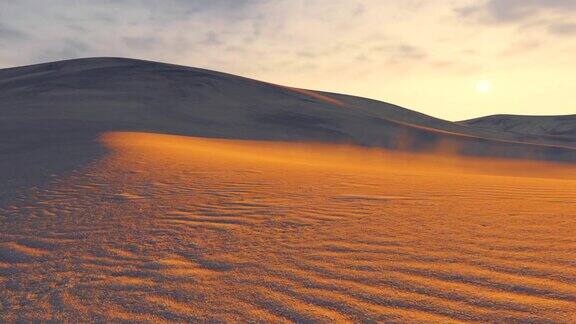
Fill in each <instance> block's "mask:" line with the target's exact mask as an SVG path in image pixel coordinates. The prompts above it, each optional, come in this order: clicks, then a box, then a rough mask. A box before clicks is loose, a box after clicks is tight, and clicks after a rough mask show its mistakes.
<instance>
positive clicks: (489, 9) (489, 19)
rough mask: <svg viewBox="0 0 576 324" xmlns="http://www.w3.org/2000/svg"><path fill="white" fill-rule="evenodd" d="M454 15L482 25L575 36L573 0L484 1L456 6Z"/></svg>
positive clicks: (575, 21) (575, 14) (575, 17)
mask: <svg viewBox="0 0 576 324" xmlns="http://www.w3.org/2000/svg"><path fill="white" fill-rule="evenodd" d="M456 13H457V14H458V15H460V16H461V17H464V18H473V19H475V20H476V21H477V22H480V23H484V24H519V25H520V26H522V27H543V29H544V30H547V31H548V32H550V33H552V34H556V35H565V36H569V35H575V34H576V33H575V32H574V26H575V25H576V1H574V0H487V1H484V2H482V3H481V4H473V5H469V6H464V7H458V8H456Z"/></svg>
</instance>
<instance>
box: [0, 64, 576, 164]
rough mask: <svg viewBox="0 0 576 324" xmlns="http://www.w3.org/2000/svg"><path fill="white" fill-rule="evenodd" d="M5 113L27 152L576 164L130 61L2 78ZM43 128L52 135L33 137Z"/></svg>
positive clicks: (434, 127) (570, 152) (437, 127)
mask: <svg viewBox="0 0 576 324" xmlns="http://www.w3.org/2000/svg"><path fill="white" fill-rule="evenodd" d="M0 113H1V116H2V118H1V119H0V129H5V128H6V127H8V128H10V131H7V132H4V134H3V135H5V136H3V139H2V142H5V141H11V142H12V143H14V142H17V143H24V144H21V145H27V144H26V143H27V142H26V141H24V142H23V141H22V139H21V137H28V138H27V139H29V140H30V141H40V142H44V138H45V137H48V138H52V137H58V136H60V134H62V133H63V132H72V131H73V130H74V129H75V128H78V127H80V128H87V129H92V130H98V131H141V132H155V133H167V134H175V135H191V136H201V137H215V138H229V139H256V140H282V141H320V142H330V143H350V144H357V145H364V146H375V147H384V148H391V149H401V150H410V151H434V152H449V153H458V154H466V155H478V156H498V157H512V158H530V159H544V160H557V161H576V149H574V148H569V147H565V146H563V144H564V143H563V142H557V141H555V140H553V139H543V138H530V137H526V136H515V135H514V134H511V133H509V132H502V131H498V130H485V129H483V128H475V127H468V126H465V125H462V124H455V123H451V122H447V121H443V120H439V119H436V118H432V117H429V116H425V115H422V114H419V113H416V112H414V111H410V110H408V109H404V108H401V107H397V106H394V105H390V104H386V103H382V102H377V101H373V100H367V99H362V98H355V97H350V96H343V95H336V94H328V93H321V92H317V91H309V90H302V89H294V88H288V87H282V86H278V85H274V84H269V83H264V82H259V81H256V80H251V79H246V78H242V77H238V76H233V75H229V74H224V73H219V72H215V71H208V70H202V69H196V68H189V67H184V66H177V65H170V64H163V63H156V62H148V61H140V60H132V59H120V58H91V59H78V60H69V61H61V62H54V63H47V64H39V65H33V66H26V67H18V68H12V69H4V70H0ZM37 124H40V125H43V128H44V130H45V131H44V132H41V133H39V134H38V136H35V137H34V136H32V134H34V133H32V132H31V130H35V129H36V128H37V126H36V125H37ZM15 127H18V128H17V129H14V128H15ZM53 128H57V130H55V131H52V129H53ZM14 134H16V135H14ZM21 134H25V135H21ZM14 137H16V138H17V140H11V138H14ZM2 142H0V153H1V152H3V151H5V149H4V148H3V147H2V146H3V144H4V145H8V146H9V148H10V149H17V148H14V147H12V146H10V143H8V144H5V143H2Z"/></svg>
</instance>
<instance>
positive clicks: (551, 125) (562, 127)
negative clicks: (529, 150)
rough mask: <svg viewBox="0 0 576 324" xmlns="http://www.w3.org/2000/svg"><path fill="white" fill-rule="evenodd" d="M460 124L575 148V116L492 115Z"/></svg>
mask: <svg viewBox="0 0 576 324" xmlns="http://www.w3.org/2000/svg"><path fill="white" fill-rule="evenodd" d="M460 124H464V125H468V126H475V127H481V128H485V129H492V130H499V131H505V132H511V133H516V134H517V136H518V135H520V134H522V135H529V136H532V137H540V138H543V139H546V140H550V141H555V142H557V143H565V144H566V145H570V146H576V115H565V116H521V115H493V116H486V117H480V118H475V119H470V120H465V121H462V122H460Z"/></svg>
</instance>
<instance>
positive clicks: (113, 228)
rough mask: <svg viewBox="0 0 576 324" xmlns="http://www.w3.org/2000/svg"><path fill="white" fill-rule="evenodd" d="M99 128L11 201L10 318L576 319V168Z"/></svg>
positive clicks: (6, 282) (7, 253)
mask: <svg viewBox="0 0 576 324" xmlns="http://www.w3.org/2000/svg"><path fill="white" fill-rule="evenodd" d="M100 142H101V143H102V145H104V146H105V147H106V148H107V149H108V150H109V153H108V154H106V155H105V157H104V158H103V159H101V160H98V161H97V162H95V163H93V164H91V165H90V166H88V167H86V168H85V169H83V170H79V171H78V172H75V173H73V174H71V175H70V176H68V177H65V178H58V179H55V180H54V181H52V182H51V183H50V184H49V185H46V186H43V187H39V188H36V189H34V190H32V191H31V192H29V193H27V195H26V196H24V197H21V199H16V200H14V201H13V202H12V203H11V204H9V205H7V206H5V207H3V208H2V209H1V214H2V215H3V217H2V218H0V219H1V220H2V224H1V231H0V234H1V236H0V237H1V238H2V243H0V288H1V289H0V300H2V303H1V304H0V305H1V306H0V307H1V308H0V310H1V312H0V314H2V315H1V318H2V319H3V320H7V321H12V320H25V321H28V320H72V321H78V320H81V321H96V320H106V321H108V320H115V321H120V320H127V319H131V320H146V321H194V320H200V321H208V320H216V321H222V320H223V321H240V320H249V319H260V320H264V321H275V322H290V321H326V322H328V321H368V320H377V321H397V322H398V321H400V322H443V323H445V322H462V321H518V322H527V321H538V320H553V321H560V322H571V321H575V320H576V317H575V316H576V289H575V287H576V285H575V283H576V267H575V264H574V260H576V254H575V252H574V251H576V249H575V248H576V240H574V239H573V235H571V234H572V233H573V232H574V230H575V229H576V222H575V221H574V220H575V218H574V216H575V215H574V212H573V211H574V209H575V208H574V207H575V205H574V199H573V197H574V193H576V168H574V167H572V166H568V165H554V164H546V163H540V162H521V161H516V162H510V161H504V160H500V161H499V160H486V161H478V160H477V159H468V158H463V159H450V158H446V159H438V158H435V157H434V156H431V157H425V156H412V155H410V154H407V155H400V154H396V153H391V152H385V151H381V150H370V149H362V148H353V147H346V146H333V145H312V146H310V145H308V144H287V143H279V142H277V143H265V142H257V141H234V140H217V139H202V138H191V137H179V136H169V135H155V134H143V133H108V134H105V135H103V136H102V137H101V138H100ZM506 170H515V171H514V172H512V171H510V172H508V171H506ZM501 172H504V173H506V174H505V175H502V174H498V173H501ZM526 197H530V199H526ZM31 198H33V199H31Z"/></svg>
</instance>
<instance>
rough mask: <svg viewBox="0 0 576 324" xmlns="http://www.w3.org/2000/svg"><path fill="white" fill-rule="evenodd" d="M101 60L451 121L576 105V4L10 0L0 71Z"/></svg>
mask: <svg viewBox="0 0 576 324" xmlns="http://www.w3.org/2000/svg"><path fill="white" fill-rule="evenodd" d="M95 56H115V57H116V56H119V57H130V58H141V59H147V60H153V61H161V62H170V63H176V64H182V65H188V66H195V67H202V68H208V69H213V70H218V71H223V72H228V73H232V74H238V75H242V76H246V77H251V78H255V79H259V80H263V81H268V82H273V83H278V84H282V85H288V86H294V87H300V88H307V89H315V90H325V91H331V92H338V93H346V94H352V95H357V96H362V97H369V98H373V99H378V100H382V101H386V102H391V103H394V104H397V105H401V106H404V107H407V108H410V109H413V110H417V111H420V112H423V113H425V114H429V115H432V116H436V117H440V118H444V119H448V120H464V119H468V118H474V117H479V116H484V115H491V114H500V113H506V114H525V115H556V114H575V113H576V103H575V99H576V1H575V0H116V1H114V0H99V1H89V0H84V1H83V0H50V1H46V0H18V1H13V0H0V68H6V67H13V66H20V65H28V64H33V63H40V62H49V61H55V60H63V59H71V58H81V57H95Z"/></svg>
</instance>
